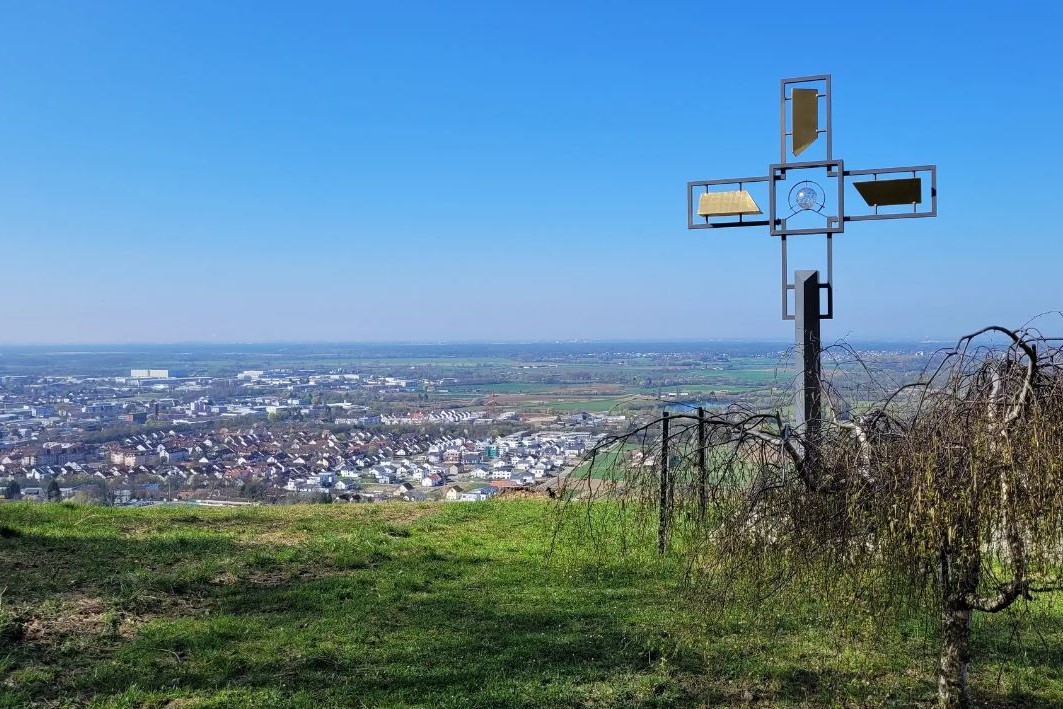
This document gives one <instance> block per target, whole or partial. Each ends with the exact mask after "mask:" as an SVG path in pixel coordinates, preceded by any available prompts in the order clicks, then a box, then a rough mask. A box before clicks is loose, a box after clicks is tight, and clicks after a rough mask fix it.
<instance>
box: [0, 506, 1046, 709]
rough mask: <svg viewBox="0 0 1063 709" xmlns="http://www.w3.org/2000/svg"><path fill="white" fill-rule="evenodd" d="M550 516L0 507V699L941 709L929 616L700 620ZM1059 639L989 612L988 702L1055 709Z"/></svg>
mask: <svg viewBox="0 0 1063 709" xmlns="http://www.w3.org/2000/svg"><path fill="white" fill-rule="evenodd" d="M552 512H553V510H552V508H551V507H549V506H548V505H547V504H546V503H543V502H537V501H497V502H490V503H474V504H434V505H433V504H427V505H419V506H414V505H399V504H394V505H360V506H357V505H348V506H341V505H330V506H298V507H261V508H249V509H235V510H230V509H221V510H213V509H212V510H204V509H197V508H185V507H182V508H159V507H156V508H149V509H114V508H99V507H77V506H67V505H41V504H38V505H32V504H0V569H2V570H3V571H2V578H0V590H2V592H3V593H2V596H0V603H2V606H0V625H2V627H0V706H26V705H40V706H57V705H60V706H61V705H71V706H73V705H76V706H82V705H85V704H91V705H97V706H182V707H185V706H226V707H228V706H254V707H260V706H307V707H311V706H313V707H322V706H424V707H448V706H463V707H468V706H484V707H489V706H490V707H495V706H528V707H532V706H593V707H607V706H625V707H627V706H689V705H693V706H698V705H706V704H707V705H717V704H723V705H744V704H750V703H753V704H759V705H773V706H776V705H777V706H820V705H822V704H824V703H838V704H845V705H854V706H855V705H867V704H870V705H881V704H888V703H893V704H898V705H911V704H914V703H918V702H921V701H927V700H930V699H932V698H933V686H932V682H933V666H932V662H933V660H932V656H933V643H932V642H930V640H929V638H928V633H929V632H930V631H929V630H928V629H927V627H928V624H926V623H923V622H916V621H911V620H910V619H909V621H907V622H901V621H897V622H896V623H894V625H893V626H891V627H889V628H882V627H874V626H873V625H872V626H871V627H868V628H866V629H865V630H866V632H865V633H863V634H861V632H860V630H859V629H856V630H849V631H847V632H848V633H849V634H848V635H847V636H846V638H847V639H846V640H845V641H844V642H839V635H838V634H837V633H834V632H828V631H825V630H820V629H819V628H821V627H824V625H825V623H824V620H825V619H826V618H828V617H829V616H830V614H831V610H830V609H829V608H822V607H820V606H818V605H816V604H815V603H813V602H811V601H810V602H809V604H808V605H807V607H805V608H792V607H791V608H786V609H779V611H778V613H777V614H775V615H762V616H760V617H758V618H757V620H756V623H750V622H749V618H748V617H747V616H746V615H743V614H734V615H733V616H728V617H726V618H724V619H722V620H721V621H720V622H719V623H718V624H717V625H714V626H713V627H712V628H711V629H710V628H702V627H700V626H699V620H698V619H699V616H700V613H699V612H698V606H697V604H696V603H692V602H691V600H690V599H689V598H684V595H683V594H682V593H681V592H680V591H679V589H677V587H676V583H675V579H676V578H677V574H676V571H675V569H673V568H671V567H669V566H668V565H667V564H664V565H658V564H654V563H645V562H639V561H637V560H631V561H628V562H611V563H609V564H608V565H604V566H603V565H601V564H599V563H596V562H594V561H593V554H580V553H576V551H575V550H576V548H577V546H580V545H582V544H583V542H581V541H580V540H577V539H574V538H571V537H567V536H566V537H563V538H562V539H561V540H560V546H559V551H557V552H556V553H554V554H553V555H550V554H549V550H550V543H551V539H552V536H553V517H552ZM583 548H584V549H585V548H586V547H585V546H584V547H583ZM1019 622H1020V624H1021V619H1020V620H1019ZM894 626H895V627H894ZM1050 626H1051V627H1050ZM1050 626H1042V627H1041V628H1040V630H1041V639H1038V640H1037V641H1035V642H1033V643H1029V644H1028V648H1027V651H1026V652H1024V653H1016V652H1013V647H1012V645H1011V644H1010V638H1011V637H1012V636H1011V632H1012V627H1013V626H1012V625H1009V621H1008V620H1007V619H1003V618H999V619H997V618H991V619H987V620H985V621H982V623H981V625H980V627H979V629H978V631H979V632H978V643H979V645H978V647H979V651H980V652H981V653H982V656H981V657H979V658H976V667H977V672H976V673H975V680H976V682H980V683H981V684H976V686H975V691H976V696H977V697H979V698H980V699H981V700H983V701H987V702H990V703H992V704H994V705H998V706H999V705H1014V706H1031V705H1038V704H1040V705H1043V706H1055V705H1063V675H1061V671H1060V669H1059V668H1060V666H1061V664H1063V663H1061V662H1060V656H1059V650H1058V649H1059V648H1061V647H1063V634H1061V633H1060V630H1059V627H1058V624H1057V625H1051V624H1050ZM1016 627H1017V626H1016ZM864 635H866V636H867V638H865V637H864ZM874 635H878V636H887V640H885V641H879V642H871V641H870V640H869V639H868V638H869V637H871V636H874ZM1042 639H1043V640H1044V641H1045V642H1042V641H1041V640H1042ZM1008 657H1012V659H1005V658H1008Z"/></svg>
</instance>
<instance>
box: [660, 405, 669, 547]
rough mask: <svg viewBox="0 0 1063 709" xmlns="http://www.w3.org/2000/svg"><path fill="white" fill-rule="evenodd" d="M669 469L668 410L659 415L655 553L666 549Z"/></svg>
mask: <svg viewBox="0 0 1063 709" xmlns="http://www.w3.org/2000/svg"><path fill="white" fill-rule="evenodd" d="M671 478H672V476H671V471H669V470H668V412H667V411H665V412H664V416H662V417H661V510H660V520H659V523H658V526H657V553H658V554H660V555H662V556H663V555H664V553H665V552H666V551H668V531H669V529H668V528H669V525H670V524H671V516H672V509H671V508H672V496H671V492H670V491H671V487H672V480H671Z"/></svg>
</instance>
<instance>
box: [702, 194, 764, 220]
mask: <svg viewBox="0 0 1063 709" xmlns="http://www.w3.org/2000/svg"><path fill="white" fill-rule="evenodd" d="M742 214H762V212H761V211H760V207H758V206H757V203H756V202H755V201H753V197H752V196H751V195H750V194H749V193H748V192H746V191H745V190H731V191H729V192H703V193H702V194H701V197H700V198H698V216H701V217H737V216H739V215H742Z"/></svg>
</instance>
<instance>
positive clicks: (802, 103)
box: [687, 74, 937, 433]
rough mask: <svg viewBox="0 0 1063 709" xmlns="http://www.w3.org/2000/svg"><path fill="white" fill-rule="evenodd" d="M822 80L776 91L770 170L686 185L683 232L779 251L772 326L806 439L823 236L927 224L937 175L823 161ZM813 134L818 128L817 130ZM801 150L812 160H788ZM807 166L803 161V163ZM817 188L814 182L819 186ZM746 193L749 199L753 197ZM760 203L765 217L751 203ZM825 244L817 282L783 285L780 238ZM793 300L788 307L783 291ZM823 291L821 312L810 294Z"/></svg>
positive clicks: (924, 169)
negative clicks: (748, 232) (744, 238)
mask: <svg viewBox="0 0 1063 709" xmlns="http://www.w3.org/2000/svg"><path fill="white" fill-rule="evenodd" d="M830 84H831V79H830V75H829V74H822V75H818V76H800V77H796V78H793V79H783V80H782V81H781V82H780V83H779V121H780V125H779V144H780V149H781V151H780V157H779V162H778V163H775V164H772V165H769V166H768V174H767V175H766V176H762V177H739V178H730V179H723V180H702V181H697V182H688V183H687V227H688V228H690V229H723V228H729V227H761V226H766V227H768V229H769V232H770V234H771V235H772V236H777V237H779V242H780V244H781V247H782V278H781V281H782V317H783V319H784V320H795V321H796V322H795V328H796V336H797V354H798V359H799V361H800V362H801V365H802V375H801V377H800V378H799V379H798V382H797V387H798V392H797V405H796V407H795V409H796V412H797V424H798V425H799V426H800V425H804V426H806V427H807V428H808V429H809V432H810V433H813V432H814V430H815V429H818V427H819V419H820V405H821V396H822V394H821V388H820V320H824V319H831V318H833V317H834V261H833V251H832V247H833V242H832V240H833V237H834V235H835V234H841V233H843V232H844V231H845V225H846V224H847V223H849V222H857V221H868V220H872V219H911V218H913V217H934V216H937V166H936V165H912V166H905V167H883V168H878V169H874V170H846V169H845V164H844V163H843V162H842V160H838V159H835V158H834V155H833V152H832V138H833V136H832V125H831V86H830ZM820 126H823V127H822V128H821V127H820ZM810 148H816V152H817V153H818V154H817V155H812V156H805V158H804V159H803V160H802V161H799V162H793V161H790V162H788V161H787V157H788V154H789V153H792V154H793V157H794V158H796V157H797V156H799V155H802V154H803V153H805V151H806V150H808V149H810ZM809 157H811V158H812V159H808V158H809ZM817 180H821V181H822V182H819V181H817ZM754 193H756V194H754ZM847 194H848V196H849V200H848V201H849V204H853V203H854V202H855V200H854V199H853V197H855V196H858V197H859V198H860V199H862V201H863V203H864V204H863V205H860V209H858V210H857V211H856V212H855V213H848V212H846V211H845V205H846V196H847ZM757 197H759V198H760V199H762V200H766V203H767V208H768V215H767V218H764V212H763V211H762V210H761V208H760V207H759V206H758V204H757ZM805 235H822V236H824V237H826V250H827V278H826V281H825V282H823V283H820V279H819V271H795V272H794V280H793V282H790V280H789V274H788V273H787V265H786V239H787V237H790V236H805ZM790 291H794V298H793V300H794V304H793V308H792V309H791V308H790V298H789V292H790ZM823 291H825V292H826V308H825V309H824V308H823V307H822V306H821V298H820V293H821V292H823Z"/></svg>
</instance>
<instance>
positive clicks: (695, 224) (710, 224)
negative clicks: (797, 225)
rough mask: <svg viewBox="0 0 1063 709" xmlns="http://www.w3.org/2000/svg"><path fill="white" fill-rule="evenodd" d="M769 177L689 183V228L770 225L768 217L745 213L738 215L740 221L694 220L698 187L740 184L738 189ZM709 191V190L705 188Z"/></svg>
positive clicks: (708, 218) (769, 191) (765, 180)
mask: <svg viewBox="0 0 1063 709" xmlns="http://www.w3.org/2000/svg"><path fill="white" fill-rule="evenodd" d="M770 181H771V178H769V177H738V178H733V179H727V180H697V181H695V182H688V183H687V229H727V228H731V227H737V226H769V225H770V223H771V222H770V221H769V220H768V219H753V220H748V219H743V216H744V215H741V214H739V215H738V221H732V222H716V223H713V222H710V221H709V220H710V219H712V217H701V216H698V217H697V218H698V219H704V221H703V222H697V221H694V219H695V214H694V190H695V189H696V188H698V187H712V186H714V185H738V189H742V186H743V185H745V184H747V183H752V182H770ZM704 191H705V192H708V191H709V190H708V189H706V190H704ZM768 193H769V196H770V194H771V186H770V185H769V186H768Z"/></svg>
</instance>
